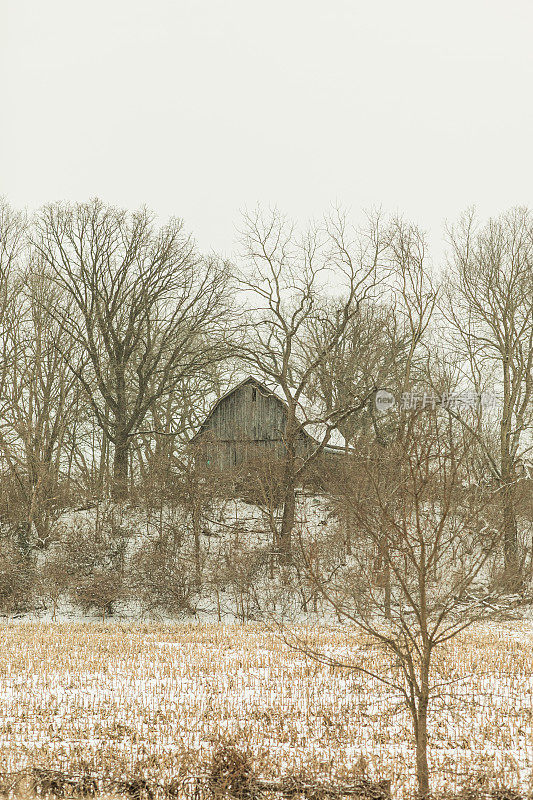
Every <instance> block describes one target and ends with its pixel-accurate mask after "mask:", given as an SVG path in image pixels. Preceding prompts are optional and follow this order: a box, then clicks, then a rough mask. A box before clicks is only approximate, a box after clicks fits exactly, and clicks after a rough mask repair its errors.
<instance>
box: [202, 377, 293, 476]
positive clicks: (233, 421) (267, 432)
mask: <svg viewBox="0 0 533 800" xmlns="http://www.w3.org/2000/svg"><path fill="white" fill-rule="evenodd" d="M286 413H287V412H286V408H285V406H284V404H283V402H282V401H281V400H280V399H279V398H278V397H276V396H275V395H274V394H272V392H269V391H268V390H266V389H265V387H263V386H262V385H261V384H260V383H259V382H258V381H256V380H255V379H253V378H249V379H248V380H247V381H245V382H243V383H242V384H240V385H239V386H237V387H236V388H235V389H234V390H233V391H232V392H230V393H228V394H227V395H226V396H225V397H223V398H222V399H221V400H219V401H218V403H217V404H216V405H215V407H214V408H213V409H212V411H211V413H210V414H209V415H208V417H207V419H206V420H205V422H204V423H203V425H202V427H201V429H200V431H199V433H198V434H197V437H195V439H196V441H197V442H198V443H200V442H201V443H202V449H203V452H204V455H205V457H206V459H207V461H208V463H210V464H212V465H213V466H215V467H217V468H218V469H227V468H230V467H235V466H238V465H239V464H241V463H243V462H244V461H247V460H249V459H251V458H254V457H257V455H258V453H261V454H262V455H264V454H265V452H266V453H272V456H273V457H276V456H280V455H282V454H283V452H284V448H285V445H284V431H285V421H286ZM305 446H306V445H305V437H304V436H302V437H301V442H300V449H301V450H303V449H305Z"/></svg>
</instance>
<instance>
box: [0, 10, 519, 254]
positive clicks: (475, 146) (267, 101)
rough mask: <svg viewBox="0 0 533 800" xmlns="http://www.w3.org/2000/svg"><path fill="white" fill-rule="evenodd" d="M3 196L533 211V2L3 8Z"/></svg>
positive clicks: (302, 210) (210, 220)
mask: <svg viewBox="0 0 533 800" xmlns="http://www.w3.org/2000/svg"><path fill="white" fill-rule="evenodd" d="M0 9H1V13H0V37H1V38H0V46H1V62H0V68H1V76H0V78H1V86H2V92H1V97H2V102H1V106H0V108H1V115H2V119H1V125H0V194H4V195H5V196H6V197H7V198H8V200H10V201H11V202H12V203H13V204H14V205H17V206H26V207H28V208H30V209H32V208H34V207H36V206H38V205H40V204H41V203H43V202H46V201H50V200H59V199H71V200H84V199H87V198H89V197H91V196H95V195H98V196H99V197H101V198H102V199H103V200H105V201H107V202H111V203H115V204H119V205H122V206H126V207H130V208H133V207H137V206H138V205H140V204H142V203H146V204H147V205H148V206H150V207H151V208H153V209H154V210H155V211H157V212H158V213H159V214H161V215H162V216H163V217H166V216H168V215H170V214H173V215H177V216H180V217H183V218H184V219H185V222H186V224H187V227H188V229H189V230H191V231H192V232H193V233H194V234H195V236H196V237H197V239H198V241H199V243H200V244H201V246H202V247H203V248H204V249H206V250H208V249H214V250H217V251H219V252H222V253H224V254H230V253H231V251H232V249H233V246H234V230H235V225H236V223H237V222H238V216H239V209H242V208H243V207H245V206H248V207H250V206H253V205H255V204H256V203H257V202H258V201H259V202H262V203H265V204H268V203H270V204H276V205H277V206H278V207H279V208H280V209H281V210H283V211H285V212H287V213H288V214H290V215H292V216H295V217H297V218H299V219H300V220H305V219H307V218H308V217H310V216H320V215H321V214H322V213H323V212H324V211H325V210H327V208H328V206H329V205H330V204H331V203H332V202H339V203H341V204H343V205H345V206H347V207H348V208H350V209H352V211H353V213H354V217H357V215H358V213H359V212H360V209H362V208H364V207H369V206H372V205H381V206H382V207H383V208H384V209H385V210H391V211H396V210H400V211H403V212H404V213H405V214H406V215H407V216H408V217H409V218H411V219H413V220H414V221H417V222H419V223H420V224H421V225H422V226H424V227H425V228H426V229H428V230H429V231H430V234H431V238H432V239H433V240H434V241H435V243H436V246H437V249H438V241H439V240H440V231H441V229H442V223H443V220H444V219H450V220H451V219H454V218H455V217H457V215H458V214H459V213H460V211H461V210H463V209H464V208H465V207H466V206H468V205H471V204H476V205H478V207H479V209H480V211H481V212H482V213H483V214H484V215H487V214H493V213H497V212H499V211H501V210H503V209H505V208H506V207H508V206H510V205H514V204H531V201H532V192H533V166H532V161H533V159H532V149H533V102H532V100H533V91H532V89H533V47H532V42H533V2H532V0H461V1H458V0H446V2H445V1H444V0H441V1H440V2H434V0H381V2H378V0H320V1H319V0H284V2H280V0H263V1H262V2H258V0H85V2H82V0H0Z"/></svg>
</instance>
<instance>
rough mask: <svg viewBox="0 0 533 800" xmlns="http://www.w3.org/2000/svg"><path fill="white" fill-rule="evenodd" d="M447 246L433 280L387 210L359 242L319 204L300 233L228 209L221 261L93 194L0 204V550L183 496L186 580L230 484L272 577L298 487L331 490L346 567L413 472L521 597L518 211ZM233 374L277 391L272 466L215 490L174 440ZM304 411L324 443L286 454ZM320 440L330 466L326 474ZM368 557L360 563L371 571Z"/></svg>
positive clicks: (371, 218) (531, 294)
mask: <svg viewBox="0 0 533 800" xmlns="http://www.w3.org/2000/svg"><path fill="white" fill-rule="evenodd" d="M447 239H448V255H447V258H446V261H445V263H442V264H440V263H439V264H432V263H431V258H430V254H429V253H428V248H427V243H426V240H425V236H424V233H423V232H422V231H421V230H420V229H419V228H417V227H416V226H415V225H412V224H409V223H407V222H406V221H404V220H403V219H400V218H397V217H385V216H384V215H381V214H378V213H373V214H370V215H368V216H367V217H366V219H365V224H364V225H363V226H361V227H359V228H355V227H352V226H350V224H349V222H348V220H347V218H346V216H345V215H344V214H343V213H342V212H340V211H338V210H335V211H334V212H333V213H331V214H330V215H328V216H327V218H325V219H324V221H323V222H321V223H320V224H315V225H312V226H310V227H308V228H307V229H306V230H303V231H298V230H297V229H296V228H295V227H294V226H293V224H292V223H291V222H290V221H289V220H286V219H285V218H284V217H282V216H281V215H280V214H279V213H277V212H268V213H263V212H262V211H261V210H258V211H257V212H255V213H253V214H249V215H246V216H244V217H243V219H242V221H241V235H240V246H239V253H240V254H239V257H238V258H236V260H235V263H230V262H228V261H226V260H224V259H222V258H219V257H217V256H215V255H208V256H207V255H205V254H202V253H201V252H200V251H199V250H198V247H197V246H196V244H195V242H194V240H193V239H192V237H191V236H190V235H189V234H188V233H187V231H186V230H185V227H184V225H183V223H182V222H181V221H180V220H175V219H173V220H170V221H169V222H168V223H167V224H165V225H163V226H161V225H159V224H158V223H157V222H156V219H155V217H154V215H153V214H151V213H150V212H149V211H147V210H146V209H141V210H139V211H136V212H131V213H130V212H127V211H124V210H121V209H117V208H113V207H110V206H107V205H105V204H104V203H102V202H101V201H99V200H93V201H91V202H88V203H81V204H67V203H57V204H53V205H49V206H46V207H44V208H42V209H41V210H40V211H38V212H37V213H35V214H34V215H32V216H31V217H28V216H27V215H25V214H23V213H20V212H18V211H16V210H14V209H13V208H11V207H10V206H9V204H8V203H6V202H3V203H2V204H1V205H0V329H1V353H0V388H1V391H0V403H1V415H0V481H1V485H2V492H1V495H0V520H1V524H2V528H1V535H2V539H1V542H2V548H3V550H2V553H3V554H4V556H5V557H6V558H7V554H8V552H9V553H11V556H9V558H11V557H12V556H13V553H14V554H15V556H16V558H17V559H18V558H20V559H22V561H23V560H24V559H25V558H27V557H28V555H31V554H34V553H35V552H36V551H39V550H47V549H48V548H49V547H50V545H51V544H53V543H54V541H57V521H58V519H59V518H60V516H61V514H62V513H63V512H64V511H65V510H66V509H72V508H80V507H86V506H95V505H98V504H99V503H101V502H102V501H104V500H105V499H106V498H109V497H111V498H112V499H113V500H114V501H116V502H119V503H123V502H125V501H127V502H129V503H130V504H134V505H135V504H137V505H139V504H140V505H143V504H144V505H145V506H146V507H150V508H152V509H153V507H154V506H157V505H158V504H159V506H160V507H161V508H163V507H168V506H170V505H172V504H182V505H183V504H184V503H185V506H186V509H187V514H188V517H187V519H188V520H189V523H188V528H187V531H186V532H185V533H184V534H183V536H184V537H185V539H187V537H188V539H189V541H190V543H191V548H192V552H193V553H194V557H195V562H196V563H195V569H196V571H197V575H196V579H197V580H198V581H200V580H201V561H202V554H201V532H202V529H203V526H204V521H203V517H204V516H205V509H206V508H207V506H208V505H209V503H211V502H212V500H213V497H214V496H215V495H217V494H218V495H220V496H222V494H223V493H224V492H226V493H227V492H230V493H231V492H233V493H235V492H237V493H239V492H241V493H244V494H246V493H248V495H250V493H252V494H253V499H254V502H257V503H258V504H259V505H261V507H262V508H263V509H264V512H265V520H267V522H266V523H265V524H267V525H269V526H270V530H271V532H272V547H273V551H275V552H276V553H277V554H278V556H279V563H280V564H281V565H282V566H283V565H285V566H287V565H290V564H291V563H292V562H293V559H294V541H293V538H294V535H293V534H294V530H295V526H296V524H297V522H298V504H297V502H296V490H297V489H298V487H301V486H302V485H305V484H306V483H309V484H312V485H315V486H316V487H318V488H319V489H320V491H322V492H326V493H327V494H328V496H329V497H330V498H331V501H332V503H333V504H334V506H335V508H336V509H337V514H338V516H337V518H338V519H339V518H340V517H339V515H341V510H342V509H343V511H342V514H343V515H344V516H342V515H341V516H342V519H343V526H344V527H343V530H344V534H343V536H344V539H343V545H342V546H343V548H344V551H345V554H348V555H350V554H351V552H352V543H353V538H354V536H357V535H359V534H360V532H361V531H362V530H367V531H368V532H369V533H371V532H372V531H376V530H381V531H383V527H384V526H385V527H386V522H387V519H389V517H390V515H391V513H392V512H391V509H397V508H398V497H397V496H396V495H394V492H393V491H392V486H393V478H394V477H395V476H396V475H398V474H400V473H401V471H402V469H403V467H404V466H405V465H406V464H410V465H411V472H410V478H409V479H410V480H414V477H413V476H414V474H415V473H416V474H417V475H418V476H419V478H420V484H419V485H422V484H423V486H424V490H423V492H422V494H420V493H419V496H418V499H419V501H420V502H421V503H422V504H423V503H427V502H428V499H429V498H430V497H431V498H432V500H433V502H434V503H436V502H437V500H438V502H439V504H440V508H441V509H443V508H444V507H447V508H448V512H447V513H449V514H450V515H451V516H454V517H455V518H457V514H458V511H457V509H458V507H459V505H458V504H459V499H458V495H457V492H458V490H459V488H460V491H461V499H460V503H461V508H462V509H464V508H465V503H466V500H465V498H470V499H471V501H472V502H471V505H470V506H469V508H470V512H471V513H472V514H473V509H476V514H477V517H476V519H477V522H476V525H477V527H476V528H475V530H476V535H477V533H479V531H480V530H485V529H490V530H491V531H498V532H499V533H500V534H501V541H500V544H498V547H500V545H501V550H502V553H503V555H504V560H505V570H506V576H507V577H508V578H509V579H510V580H511V581H514V583H515V585H519V584H520V581H521V580H522V578H523V573H524V568H525V565H526V561H527V548H526V547H525V545H524V541H525V540H524V537H523V535H522V533H521V532H522V531H523V530H526V529H527V526H528V525H529V524H530V523H531V519H532V517H533V512H532V507H531V505H532V500H531V471H530V470H531V454H532V450H531V447H532V429H533V404H532V397H533V395H532V392H533V374H532V368H533V321H532V313H533V311H532V307H533V218H532V216H531V213H530V212H529V211H528V210H527V209H523V208H515V209H512V210H510V211H509V212H507V213H505V214H503V215H501V216H500V217H498V218H497V219H492V220H489V221H488V222H486V223H480V222H479V221H478V220H477V218H476V216H475V214H474V213H473V212H468V213H467V214H465V215H464V216H463V217H462V218H461V219H460V220H459V221H458V223H457V224H456V225H455V226H453V227H451V228H450V229H449V230H448V231H447ZM249 372H252V373H253V374H255V375H256V376H258V377H259V378H261V379H264V380H267V381H269V382H271V383H273V384H275V385H276V386H277V387H278V388H279V390H280V391H281V392H282V393H283V396H284V397H285V398H286V402H287V409H288V412H287V426H286V431H285V444H286V455H285V457H284V458H283V459H282V461H281V463H277V464H276V465H273V464H272V463H269V462H268V460H267V461H265V460H264V459H263V460H262V463H261V464H259V462H261V458H258V467H257V469H256V470H255V471H254V473H253V475H251V474H247V475H244V476H243V475H242V474H241V475H237V474H235V475H226V476H220V475H219V476H217V478H216V481H214V480H213V476H212V474H209V472H207V473H205V474H204V473H202V474H200V472H201V471H200V467H199V465H198V462H197V460H195V459H194V453H193V450H192V448H190V447H187V445H188V443H189V442H190V440H191V437H192V436H193V434H194V433H195V431H196V430H197V427H198V425H199V423H200V422H201V420H202V418H203V416H204V415H205V413H206V412H207V409H208V407H209V406H210V405H211V403H212V402H213V401H214V400H215V399H216V398H217V397H219V396H220V395H221V394H222V393H223V392H224V391H225V390H226V389H227V388H228V387H229V386H230V385H231V384H232V381H234V380H235V379H236V377H237V376H240V375H242V374H246V373H249ZM382 390H386V391H387V393H388V394H387V395H386V396H385V399H383V395H382ZM379 392H381V394H378V393H379ZM304 397H305V398H306V402H307V401H310V402H311V403H312V407H313V409H314V412H313V415H312V416H311V417H309V418H308V419H307V420H306V421H305V422H304V427H305V426H306V425H307V426H309V427H308V429H309V430H311V429H313V430H316V427H317V424H319V423H320V425H321V428H320V430H321V431H323V432H324V434H323V437H322V438H321V439H320V441H318V443H317V447H316V448H315V449H314V450H313V452H311V453H310V454H309V455H308V457H306V458H305V459H302V458H301V457H299V456H298V455H297V448H296V441H297V438H298V436H299V435H300V430H301V424H302V423H301V419H299V417H298V409H299V407H300V405H301V401H302V399H303V398H304ZM391 397H392V398H394V400H395V404H394V405H392V406H391V407H390V408H388V410H384V407H383V406H382V405H380V402H381V401H383V402H385V403H386V402H390V399H391ZM376 399H377V400H378V402H377V403H376ZM334 430H339V431H340V432H341V433H342V435H343V436H344V437H345V440H346V442H347V448H346V458H345V460H344V461H343V463H342V465H339V463H337V464H336V465H335V466H329V467H328V468H327V469H324V467H323V461H322V457H323V452H324V448H325V447H326V445H327V444H328V441H329V439H330V437H331V434H332V432H333V431H334ZM417 448H418V449H417ZM420 448H421V449H420ZM424 448H425V449H424ZM439 459H440V460H439ZM393 464H394V465H395V467H394V471H392V472H391V469H392V467H391V465H393ZM424 464H425V473H424V470H423V466H424ZM402 465H403V466H402ZM430 467H431V468H430ZM413 470H414V471H413ZM417 471H418V472H417ZM326 473H327V474H326ZM430 473H431V476H430ZM406 479H407V478H406ZM384 480H385V481H386V484H387V486H388V487H389V489H390V492H391V494H390V496H386V493H384V492H383V491H382V487H383V481H384ZM313 482H314V483H313ZM362 487H365V489H364V493H362V492H363V489H362ZM481 490H483V494H480V492H481ZM413 491H414V492H415V494H416V491H418V490H417V489H416V487H415V488H414V489H413ZM424 493H425V494H424ZM430 493H431V494H430ZM422 495H423V496H422ZM413 496H414V495H413ZM368 498H371V499H372V503H371V506H368V505H365V504H364V502H363V501H364V500H365V501H366V500H368ZM446 503H448V505H447V506H446ZM489 508H490V514H489V512H488V511H486V510H487V509H489ZM482 509H485V511H483V514H484V516H483V515H482ZM474 527H475V526H474ZM470 529H473V528H472V526H470ZM491 535H492V534H491ZM489 539H490V537H489ZM491 541H492V540H491ZM380 543H381V544H380ZM382 543H383V537H381V538H380V540H379V542H378V543H377V544H376V548H374V551H373V552H374V555H375V557H376V558H377V560H378V571H380V570H381V571H383V570H385V573H386V571H387V569H388V567H387V564H388V558H389V556H388V555H387V549H386V548H385V549H384V548H383V547H382ZM526 544H527V542H526ZM4 556H3V557H4ZM15 556H13V557H15ZM389 567H390V564H389ZM384 580H385V583H387V580H386V579H385V578H384Z"/></svg>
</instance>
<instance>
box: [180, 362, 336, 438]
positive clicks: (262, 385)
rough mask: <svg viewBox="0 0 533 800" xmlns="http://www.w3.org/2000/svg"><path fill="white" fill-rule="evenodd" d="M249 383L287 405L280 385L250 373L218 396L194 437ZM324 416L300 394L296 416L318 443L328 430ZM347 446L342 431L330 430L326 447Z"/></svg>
mask: <svg viewBox="0 0 533 800" xmlns="http://www.w3.org/2000/svg"><path fill="white" fill-rule="evenodd" d="M247 383H253V384H255V385H256V386H257V388H258V389H259V390H260V391H261V392H264V393H265V394H269V395H270V396H272V397H275V398H276V399H277V400H279V402H280V403H282V404H283V405H284V406H285V408H286V407H287V400H286V398H285V395H284V393H283V390H282V389H281V387H280V386H279V385H277V384H274V383H271V382H268V383H267V382H266V381H264V380H260V379H259V378H256V377H255V376H253V375H248V376H247V377H246V378H244V379H243V380H242V381H239V383H237V384H235V386H232V387H231V389H228V391H227V392H225V393H224V394H223V395H222V396H221V397H219V398H218V400H217V401H216V402H215V403H214V404H213V406H212V407H211V410H210V411H209V413H208V414H207V416H206V418H205V419H204V421H203V422H202V424H201V426H200V429H199V431H198V432H197V433H196V434H195V435H194V436H193V439H195V438H196V437H197V436H198V435H199V434H200V433H201V432H202V430H203V428H204V426H205V425H206V423H207V422H208V421H209V419H210V418H211V417H212V415H213V414H214V413H215V411H216V409H217V408H218V406H219V405H220V403H222V401H223V400H225V399H226V398H227V397H229V396H230V395H232V394H233V393H234V392H236V391H237V390H238V389H240V388H241V386H245V385H246V384H247ZM323 416H324V412H323V410H321V409H320V408H319V407H318V406H317V405H316V404H313V403H311V401H310V400H308V398H306V397H304V396H303V395H300V399H299V401H298V404H297V406H296V418H297V419H298V422H299V423H300V425H302V429H303V430H304V431H305V433H307V434H308V435H309V436H310V437H311V438H312V439H313V440H314V441H315V442H316V443H317V444H318V443H320V442H322V441H323V439H324V437H325V435H326V431H327V425H326V423H325V422H323V421H321V420H320V418H321V417H322V418H323ZM345 448H346V440H345V438H344V436H343V435H342V434H341V433H340V431H338V430H337V429H335V428H334V429H333V430H332V431H331V432H330V437H329V440H328V443H327V445H325V449H326V450H332V451H337V452H338V451H340V450H344V449H345Z"/></svg>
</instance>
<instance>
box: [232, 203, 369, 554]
mask: <svg viewBox="0 0 533 800" xmlns="http://www.w3.org/2000/svg"><path fill="white" fill-rule="evenodd" d="M242 239H243V245H244V254H243V255H244V260H245V267H244V269H243V270H242V271H241V273H240V275H239V282H240V286H241V288H242V291H243V300H244V301H245V302H248V305H249V307H251V311H250V327H249V333H248V338H247V340H246V342H245V343H244V344H243V345H242V348H241V355H242V358H243V360H244V361H245V362H247V363H248V364H251V365H252V366H253V368H254V369H255V370H256V371H258V372H259V374H260V376H261V377H262V378H263V379H267V380H270V381H271V382H272V383H273V384H275V386H276V387H277V388H279V390H280V391H281V394H282V396H283V398H284V400H285V402H286V405H287V417H286V425H285V430H284V431H283V436H284V448H285V453H284V457H283V460H284V478H283V487H284V494H283V515H282V519H281V525H280V533H279V543H280V550H281V558H282V561H283V562H285V563H289V562H290V557H291V534H292V530H293V528H294V520H295V487H296V486H297V484H298V482H299V481H300V480H301V478H302V476H303V475H304V473H305V471H306V470H307V468H308V467H309V465H310V464H311V463H312V462H314V461H315V460H316V459H317V458H318V457H319V456H320V455H321V453H322V452H323V450H324V447H325V446H326V445H327V443H328V441H329V440H330V438H331V434H332V431H333V430H335V429H336V428H337V427H338V426H339V424H340V423H342V421H343V419H345V418H347V417H348V416H350V415H351V414H353V413H354V412H355V411H356V410H357V409H359V408H362V407H364V405H365V403H366V401H367V395H366V394H365V396H364V397H358V396H350V397H349V398H347V399H345V398H343V400H345V402H343V405H342V406H335V407H333V408H330V409H325V408H323V409H317V408H314V409H310V408H309V406H308V405H307V404H306V402H305V395H306V391H307V390H308V389H309V388H310V387H311V382H312V379H314V378H315V373H316V371H317V369H318V368H319V367H320V366H321V365H322V364H324V363H325V362H326V361H327V359H328V357H329V356H330V354H331V353H332V352H333V351H334V349H335V348H336V347H338V345H339V342H340V340H341V338H342V337H343V335H344V334H345V331H346V328H347V326H348V325H349V324H350V323H351V321H352V320H353V319H354V318H355V317H356V316H357V315H358V314H359V313H360V309H361V304H362V302H363V301H364V300H365V299H366V298H367V297H369V296H370V295H371V294H372V292H373V291H374V290H375V287H376V286H377V284H378V282H379V278H380V276H379V272H380V267H381V266H382V265H381V257H382V253H383V250H384V248H385V242H384V236H383V232H382V230H381V227H380V220H379V217H378V216H376V217H374V218H372V219H370V223H369V229H368V230H367V231H366V232H362V233H361V232H360V233H357V234H356V235H355V236H354V237H353V238H350V234H349V230H348V226H347V223H346V220H345V218H344V216H343V215H342V214H340V213H339V214H336V215H334V216H332V217H331V218H330V219H329V220H328V221H327V223H326V225H325V227H324V228H323V229H319V228H316V227H315V228H311V229H310V230H309V231H308V232H307V233H306V234H305V235H303V236H301V237H300V236H298V235H297V234H296V233H295V231H294V228H293V227H292V225H290V224H289V223H288V222H287V221H286V220H285V219H284V218H283V217H282V216H281V215H280V214H279V213H277V212H275V211H274V212H272V213H271V214H270V215H268V216H264V215H262V214H261V212H260V211H257V212H256V213H255V214H253V215H246V216H245V218H244V230H243V235H242ZM326 282H327V283H326ZM327 286H329V287H332V286H333V287H334V288H335V290H336V291H337V295H338V296H337V300H336V304H335V311H334V312H333V313H332V307H331V304H330V303H328V302H327V300H326V299H325V298H326V296H327ZM317 325H318V326H319V327H320V329H321V340H320V343H319V346H318V348H316V349H315V350H314V352H313V354H312V355H311V356H310V348H309V341H310V337H309V332H310V329H316V327H317ZM317 424H320V425H321V428H320V429H319V430H320V433H319V434H318V435H317ZM302 430H309V431H310V430H313V431H314V438H315V440H317V445H316V447H314V448H313V449H312V451H311V452H310V453H307V454H306V455H305V456H304V457H303V458H302V457H301V453H299V452H298V440H299V438H300V437H301V434H302Z"/></svg>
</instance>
